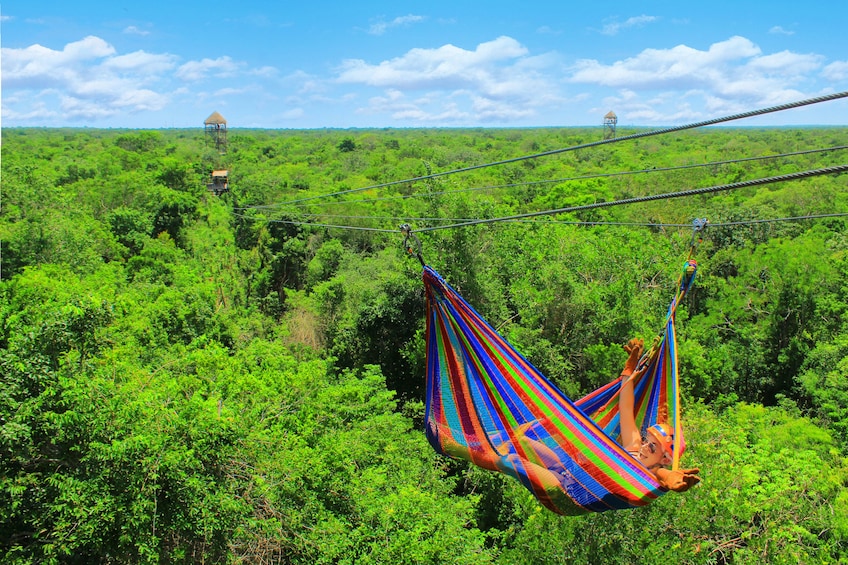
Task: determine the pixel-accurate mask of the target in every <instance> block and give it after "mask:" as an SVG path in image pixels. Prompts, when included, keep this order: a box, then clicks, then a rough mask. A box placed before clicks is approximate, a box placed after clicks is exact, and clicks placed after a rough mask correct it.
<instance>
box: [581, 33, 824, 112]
mask: <svg viewBox="0 0 848 565" xmlns="http://www.w3.org/2000/svg"><path fill="white" fill-rule="evenodd" d="M823 59H824V58H823V57H822V56H820V55H816V54H799V53H793V52H791V51H781V52H778V53H771V54H765V55H763V54H762V51H761V49H760V48H759V47H758V46H757V45H755V44H754V43H752V42H751V41H749V40H748V39H746V38H744V37H739V36H736V37H731V38H730V39H728V40H726V41H721V42H718V43H714V44H713V45H711V46H710V47H709V48H708V49H707V50H706V51H704V50H698V49H693V48H691V47H688V46H686V45H678V46H676V47H673V48H671V49H646V50H644V51H642V52H641V53H639V54H637V55H636V56H634V57H631V58H628V59H625V60H621V61H616V62H614V63H612V64H603V63H600V62H598V61H596V60H581V61H578V62H577V64H576V65H575V67H574V69H573V73H572V75H571V76H570V77H569V81H570V82H572V83H583V84H594V85H598V86H606V87H613V88H618V89H620V95H619V96H618V97H616V98H613V99H609V103H610V104H617V107H616V108H617V109H616V110H615V111H616V113H617V114H618V115H619V117H622V116H624V117H625V119H628V120H630V121H631V122H634V121H639V120H645V121H653V122H656V121H665V122H668V121H679V120H682V119H689V120H697V119H702V118H703V117H704V115H703V114H704V113H705V112H706V113H708V114H709V115H719V114H721V113H736V112H741V111H743V110H745V109H751V106H752V105H757V106H761V107H762V106H770V105H776V104H782V103H786V102H790V101H794V100H799V99H803V98H805V97H808V96H809V95H805V94H804V93H803V92H802V91H801V90H800V89H799V88H798V85H810V84H811V83H812V82H813V80H814V75H815V73H816V72H817V71H818V70H819V69H821V67H822V64H823ZM834 70H835V73H834V74H837V75H838V74H839V67H838V66H837V67H834ZM827 73H828V71H827V69H825V71H824V74H827ZM646 96H653V98H651V99H646V98H645V97H646ZM684 99H686V100H684ZM696 108H698V109H696ZM593 110H594V109H593ZM661 116H662V117H664V119H660V117H661Z"/></svg>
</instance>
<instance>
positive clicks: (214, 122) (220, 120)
mask: <svg viewBox="0 0 848 565" xmlns="http://www.w3.org/2000/svg"><path fill="white" fill-rule="evenodd" d="M203 125H204V127H205V129H206V142H207V143H209V142H210V141H212V142H214V143H215V149H217V150H218V153H220V154H222V155H223V154H224V153H226V152H227V120H225V119H224V116H222V115H221V114H219V113H218V112H212V114H211V115H210V116H209V117H208V118H206V121H205V122H203Z"/></svg>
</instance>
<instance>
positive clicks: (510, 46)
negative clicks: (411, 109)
mask: <svg viewBox="0 0 848 565" xmlns="http://www.w3.org/2000/svg"><path fill="white" fill-rule="evenodd" d="M526 53H527V49H526V48H525V47H523V46H522V45H520V44H519V43H518V42H517V41H515V40H514V39H512V38H510V37H499V38H497V39H495V40H494V41H489V42H486V43H481V44H480V45H478V46H477V49H475V50H474V51H467V50H465V49H461V48H459V47H455V46H453V45H450V44H448V45H444V46H442V47H439V48H437V49H412V50H410V51H409V52H408V53H407V54H406V55H404V56H402V57H397V58H395V59H392V60H389V61H383V62H382V63H379V64H377V65H370V64H368V63H366V62H365V61H362V60H360V59H355V60H353V59H351V60H347V61H344V63H343V64H342V68H341V72H340V74H339V76H338V81H339V82H342V83H360V84H367V85H370V86H380V87H387V88H398V89H401V90H406V89H422V88H458V87H460V86H462V85H469V84H475V83H480V82H481V81H485V80H487V78H489V77H491V73H492V72H493V71H494V70H495V69H496V65H497V64H498V63H502V62H504V61H512V60H514V59H516V58H518V57H521V56H523V55H525V54H526Z"/></svg>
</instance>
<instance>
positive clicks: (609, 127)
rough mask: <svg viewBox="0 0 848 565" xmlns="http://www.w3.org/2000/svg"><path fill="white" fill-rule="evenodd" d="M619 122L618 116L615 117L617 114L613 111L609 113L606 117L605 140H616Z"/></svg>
mask: <svg viewBox="0 0 848 565" xmlns="http://www.w3.org/2000/svg"><path fill="white" fill-rule="evenodd" d="M617 122H618V116H616V115H615V112H613V111H612V110H610V111H609V112H607V115H606V116H604V139H614V138H615V124H616V123H617Z"/></svg>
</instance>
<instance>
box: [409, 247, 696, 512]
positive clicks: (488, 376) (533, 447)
mask: <svg viewBox="0 0 848 565" xmlns="http://www.w3.org/2000/svg"><path fill="white" fill-rule="evenodd" d="M694 276H695V263H694V261H689V262H687V264H686V266H685V267H684V271H683V274H682V275H681V279H680V285H679V291H678V293H677V296H676V297H675V298H674V300H673V301H672V303H671V306H670V307H669V311H668V317H667V320H666V325H665V331H664V334H663V335H662V336H661V337H658V338H657V340H655V342H654V344H653V345H652V346H651V347H650V348H649V349H648V350H647V351H646V352H645V354H644V355H643V356H642V358H641V359H640V361H639V365H638V367H637V370H636V372H635V373H634V376H633V378H634V379H636V382H635V408H634V410H635V413H636V422H637V425H638V426H640V427H641V429H642V431H643V433H644V432H645V430H646V429H647V427H649V426H651V425H653V424H656V423H666V424H668V425H669V426H670V427H671V428H672V429H674V430H675V437H676V438H677V439H676V441H675V453H674V457H673V460H674V462H673V468H674V469H677V467H678V460H679V457H680V455H681V453H682V451H683V448H684V442H683V433H682V430H681V426H680V418H679V414H680V403H679V395H678V390H677V382H678V374H677V357H676V350H675V349H676V348H675V333H674V313H675V309H676V306H677V304H678V303H679V301H680V299H681V298H682V297H683V295H684V294H685V292H686V291H687V290H688V289H689V287H690V286H691V284H692V281H693V280H694ZM423 279H424V286H425V291H426V297H427V328H426V331H427V406H426V424H425V425H426V434H427V439H428V440H429V441H430V444H431V445H432V446H433V448H434V449H435V450H436V451H437V452H438V453H441V454H444V455H447V456H450V457H454V458H458V459H464V460H466V461H469V462H471V463H473V464H475V465H477V466H479V467H482V468H484V469H489V470H492V471H498V472H501V473H505V474H508V475H511V476H512V477H515V478H516V479H518V480H519V481H520V482H521V483H522V484H523V485H524V486H525V487H527V488H528V489H529V490H530V492H532V493H533V495H534V496H535V497H536V498H537V499H538V500H539V502H541V503H542V504H543V505H544V506H545V507H547V508H549V509H550V510H552V511H554V512H556V513H559V514H565V515H576V514H584V513H586V512H602V511H605V510H618V509H626V508H634V507H639V506H644V505H646V504H648V503H650V502H651V501H653V500H655V499H656V498H657V497H659V496H660V495H662V494H663V492H664V491H663V490H662V489H661V488H660V486H659V484H658V483H657V480H656V478H655V477H654V475H653V474H652V473H651V472H650V471H648V470H647V469H645V468H644V467H643V466H642V465H641V464H640V463H639V462H638V460H636V459H635V458H634V457H632V456H631V455H630V454H629V453H627V451H625V450H624V448H622V447H621V445H619V444H618V443H617V441H616V439H617V438H618V436H619V434H620V429H619V417H618V392H619V389H620V387H621V382H620V378H619V379H616V380H615V381H613V382H611V383H609V384H607V385H605V386H604V387H601V388H600V389H598V390H596V391H595V392H593V393H591V394H589V395H588V396H586V397H585V398H582V399H580V400H578V401H577V402H572V401H571V400H569V399H568V398H567V397H566V396H565V395H564V394H563V393H562V392H561V391H560V390H559V389H557V387H556V386H554V385H553V383H551V382H550V381H549V380H548V379H547V378H545V376H544V375H542V374H541V373H540V372H539V370H538V369H536V368H535V367H534V366H533V365H532V364H530V363H529V362H528V361H527V360H526V359H525V358H524V357H523V356H522V355H521V354H520V353H518V352H517V351H516V350H515V349H514V348H513V347H512V346H511V345H510V344H509V343H507V341H506V340H505V339H504V338H503V337H502V336H501V335H500V334H498V333H497V332H496V331H495V330H494V329H493V328H492V327H491V326H490V325H489V324H488V323H487V322H486V321H485V320H484V319H483V318H482V317H481V316H480V315H479V314H478V313H477V312H476V311H475V310H474V309H473V308H472V307H471V306H470V305H469V304H468V303H467V302H466V301H465V300H464V299H463V298H462V297H461V296H460V295H459V294H458V293H457V292H456V291H455V290H454V289H453V288H451V287H450V285H448V284H447V283H446V282H445V281H444V279H442V277H441V276H440V275H439V274H438V273H437V272H436V271H434V270H433V269H431V268H430V267H427V266H425V267H424V273H423Z"/></svg>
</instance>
